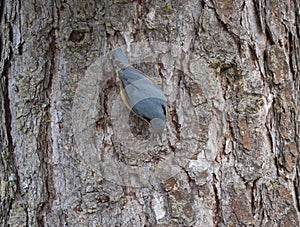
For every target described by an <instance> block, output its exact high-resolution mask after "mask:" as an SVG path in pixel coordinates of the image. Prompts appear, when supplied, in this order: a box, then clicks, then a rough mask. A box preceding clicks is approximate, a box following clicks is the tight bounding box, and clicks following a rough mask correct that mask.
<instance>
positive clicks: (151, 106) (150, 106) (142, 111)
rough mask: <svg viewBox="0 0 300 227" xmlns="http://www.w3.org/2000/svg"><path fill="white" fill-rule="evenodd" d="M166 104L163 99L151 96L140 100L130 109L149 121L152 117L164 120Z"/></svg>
mask: <svg viewBox="0 0 300 227" xmlns="http://www.w3.org/2000/svg"><path fill="white" fill-rule="evenodd" d="M166 105H167V104H166V101H165V100H162V99H158V98H153V97H151V98H148V99H144V100H141V101H140V102H138V103H137V104H135V105H134V106H133V108H132V109H133V111H134V112H135V113H136V114H138V115H139V116H141V117H142V118H143V119H145V120H146V121H148V122H149V123H150V121H151V120H152V119H154V118H160V119H162V120H163V121H166Z"/></svg>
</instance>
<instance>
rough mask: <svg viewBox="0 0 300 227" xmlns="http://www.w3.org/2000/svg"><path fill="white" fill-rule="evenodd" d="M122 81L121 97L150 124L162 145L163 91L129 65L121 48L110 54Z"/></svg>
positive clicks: (163, 122) (163, 126) (164, 117)
mask: <svg viewBox="0 0 300 227" xmlns="http://www.w3.org/2000/svg"><path fill="white" fill-rule="evenodd" d="M110 55H111V57H112V59H113V62H114V66H115V67H116V68H117V72H118V76H119V79H120V90H121V96H122V99H123V101H124V103H125V105H126V106H127V107H128V108H129V109H130V110H131V111H133V112H134V113H135V114H136V115H138V116H139V117H140V118H142V119H143V120H145V121H146V122H148V123H150V124H151V126H152V129H153V132H154V133H155V134H157V135H158V138H159V140H160V144H161V141H162V133H163V130H164V128H165V126H166V107H167V102H166V98H165V96H164V94H163V92H162V90H161V89H160V88H159V87H158V86H157V85H156V84H155V83H154V82H153V81H152V80H151V79H149V78H148V77H147V76H146V75H145V74H144V73H142V72H140V71H138V70H136V69H134V68H133V67H131V66H130V65H129V62H128V59H127V57H126V55H125V54H124V52H123V51H122V49H121V48H117V49H114V50H113V51H112V52H111V53H110Z"/></svg>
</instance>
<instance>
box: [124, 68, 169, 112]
mask: <svg viewBox="0 0 300 227" xmlns="http://www.w3.org/2000/svg"><path fill="white" fill-rule="evenodd" d="M119 77H120V80H121V83H122V87H123V91H124V93H125V94H126V96H127V100H128V103H129V104H130V106H131V107H133V106H135V105H136V104H137V103H139V102H140V101H142V100H144V99H148V98H156V99H161V100H163V101H166V98H165V96H164V94H163V92H162V90H161V89H160V88H159V87H158V86H157V85H156V84H155V83H154V82H153V81H152V80H150V79H148V78H147V77H146V76H144V75H143V74H142V73H141V72H139V71H138V70H135V69H133V68H126V69H125V70H121V71H120V72H119Z"/></svg>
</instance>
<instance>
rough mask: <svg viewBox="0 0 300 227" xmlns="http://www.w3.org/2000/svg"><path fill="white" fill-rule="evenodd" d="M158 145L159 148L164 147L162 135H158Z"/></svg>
mask: <svg viewBox="0 0 300 227" xmlns="http://www.w3.org/2000/svg"><path fill="white" fill-rule="evenodd" d="M157 143H158V145H159V146H162V145H163V143H162V136H161V134H158V135H157Z"/></svg>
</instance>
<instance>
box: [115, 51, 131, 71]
mask: <svg viewBox="0 0 300 227" xmlns="http://www.w3.org/2000/svg"><path fill="white" fill-rule="evenodd" d="M110 56H111V58H112V60H113V62H114V64H115V65H116V66H117V67H118V68H119V69H123V68H126V67H128V66H129V61H128V59H127V57H126V55H125V54H124V52H123V51H122V49H121V48H119V47H118V48H116V49H114V50H112V51H111V52H110Z"/></svg>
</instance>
